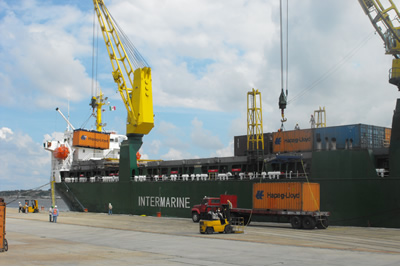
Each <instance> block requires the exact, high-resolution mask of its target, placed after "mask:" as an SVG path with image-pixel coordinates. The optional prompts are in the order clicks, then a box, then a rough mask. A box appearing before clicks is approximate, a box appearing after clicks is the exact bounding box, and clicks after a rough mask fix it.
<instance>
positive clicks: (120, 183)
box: [44, 100, 400, 227]
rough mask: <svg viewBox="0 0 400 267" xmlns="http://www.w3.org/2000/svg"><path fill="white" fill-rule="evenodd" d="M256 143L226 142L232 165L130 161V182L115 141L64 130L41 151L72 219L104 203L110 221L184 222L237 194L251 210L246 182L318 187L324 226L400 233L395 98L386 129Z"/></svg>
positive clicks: (271, 137)
mask: <svg viewBox="0 0 400 267" xmlns="http://www.w3.org/2000/svg"><path fill="white" fill-rule="evenodd" d="M90 135H92V137H89V136H90ZM96 136H97V137H96ZM264 138H265V146H264V150H263V151H257V153H254V151H249V150H247V136H246V135H243V136H235V137H234V146H235V147H234V156H232V157H215V158H201V159H184V160H168V161H144V162H141V161H139V163H138V164H139V166H138V169H139V173H137V174H136V175H132V176H130V177H122V176H120V175H119V156H120V143H121V141H122V140H125V139H126V136H124V135H118V134H116V133H104V132H96V131H87V130H83V129H77V130H67V131H66V132H65V137H64V142H60V141H54V140H53V141H48V142H45V143H44V148H45V149H46V150H49V151H51V152H52V153H51V158H52V165H51V167H52V170H51V178H52V180H54V181H55V189H56V191H57V193H58V194H59V195H60V196H61V197H62V199H63V200H64V201H65V203H66V204H67V205H68V207H69V208H70V210H72V211H84V210H87V211H90V212H106V211H107V207H108V203H112V204H113V207H114V208H113V212H114V213H120V214H135V215H143V214H145V215H149V216H155V215H156V214H157V213H159V214H162V216H170V217H188V218H190V217H191V213H190V211H191V207H192V206H193V205H195V204H198V203H199V202H200V201H201V199H203V197H204V196H219V195H220V194H231V195H237V201H238V203H237V204H238V206H240V207H243V208H251V207H252V186H253V184H254V183H259V182H265V183H268V182H294V181H299V182H313V183H319V184H320V195H321V198H320V202H321V207H320V209H321V210H324V211H329V212H330V213H331V218H330V224H331V225H347V226H374V227H399V226H400V169H399V162H400V152H399V145H400V143H399V140H400V100H397V107H396V110H395V113H394V116H393V125H392V129H391V128H384V127H378V126H372V125H365V124H353V125H343V126H335V127H326V128H314V129H304V130H294V131H284V132H273V133H265V134H264ZM77 139H78V140H77ZM104 144H106V145H104ZM60 151H64V152H63V153H61V152H60ZM66 151H68V152H66ZM260 152H261V153H260ZM253 220H257V218H256V217H255V218H253Z"/></svg>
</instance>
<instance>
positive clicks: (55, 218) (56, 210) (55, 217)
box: [53, 205, 59, 223]
mask: <svg viewBox="0 0 400 267" xmlns="http://www.w3.org/2000/svg"><path fill="white" fill-rule="evenodd" d="M58 214H59V212H58V208H57V205H55V206H54V209H53V222H54V223H57V217H58Z"/></svg>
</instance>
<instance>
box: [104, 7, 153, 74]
mask: <svg viewBox="0 0 400 267" xmlns="http://www.w3.org/2000/svg"><path fill="white" fill-rule="evenodd" d="M104 8H105V10H106V11H107V13H108V14H110V17H111V20H112V22H113V24H114V25H115V30H116V32H117V34H118V35H119V36H120V38H121V42H122V45H123V46H124V48H125V52H126V53H127V54H128V57H129V59H130V60H132V64H133V65H134V66H135V68H144V67H149V64H148V63H147V62H146V60H145V59H144V58H143V56H142V55H141V54H140V53H139V50H137V48H136V47H135V46H134V45H133V44H132V42H131V41H130V40H129V38H128V36H127V35H126V34H125V32H124V31H123V30H122V28H121V27H120V26H119V25H118V23H117V21H116V20H115V19H114V17H113V16H112V15H111V13H110V12H109V11H108V9H107V7H105V6H104Z"/></svg>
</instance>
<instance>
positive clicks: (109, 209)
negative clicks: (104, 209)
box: [108, 203, 112, 215]
mask: <svg viewBox="0 0 400 267" xmlns="http://www.w3.org/2000/svg"><path fill="white" fill-rule="evenodd" d="M108 215H112V205H111V203H108Z"/></svg>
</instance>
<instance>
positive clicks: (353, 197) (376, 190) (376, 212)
mask: <svg viewBox="0 0 400 267" xmlns="http://www.w3.org/2000/svg"><path fill="white" fill-rule="evenodd" d="M312 158H313V163H312V166H313V167H312V173H313V174H315V175H316V176H315V177H314V175H313V177H310V178H309V181H310V182H317V183H319V184H320V188H321V193H320V195H321V211H329V212H331V217H330V224H331V225H346V226H373V227H399V226H400V179H399V178H378V177H377V175H376V172H375V170H374V168H373V167H371V166H373V164H366V162H368V161H371V159H370V156H369V153H368V150H360V151H327V152H314V153H313V156H312ZM356 170H357V171H356ZM261 181H263V182H268V181H270V180H269V179H263V180H261ZM273 181H274V182H276V180H273ZM279 181H282V182H284V181H305V179H290V180H288V179H281V180H279ZM255 182H260V179H253V180H236V181H158V182H134V181H130V182H123V181H121V182H118V183H93V184H90V183H84V184H80V183H68V184H67V183H60V184H57V185H56V189H57V191H58V193H59V194H60V195H61V196H62V198H63V199H64V200H65V201H66V203H68V204H69V206H70V208H71V209H72V210H78V211H82V209H84V208H85V209H87V210H88V211H91V212H107V209H108V203H110V202H111V203H112V204H113V212H114V213H121V214H135V215H147V216H156V214H157V213H158V212H160V213H161V214H162V216H169V217H183V218H190V217H191V208H192V206H193V205H195V204H198V203H200V201H201V200H202V198H203V197H204V196H219V195H220V194H233V195H237V197H238V206H239V207H242V208H251V207H252V186H253V183H255ZM256 219H258V220H263V219H264V218H255V220H256Z"/></svg>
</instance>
